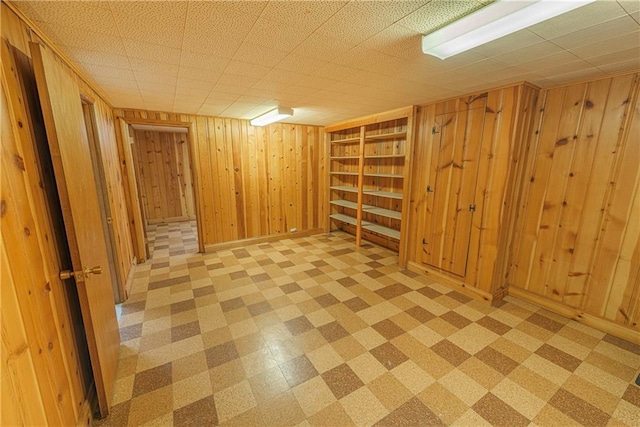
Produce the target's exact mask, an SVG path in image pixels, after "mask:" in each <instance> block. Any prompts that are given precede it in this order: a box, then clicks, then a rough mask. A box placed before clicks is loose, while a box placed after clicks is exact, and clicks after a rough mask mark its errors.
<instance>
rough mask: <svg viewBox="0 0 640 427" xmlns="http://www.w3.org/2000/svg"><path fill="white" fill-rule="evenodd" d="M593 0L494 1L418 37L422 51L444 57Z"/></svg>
mask: <svg viewBox="0 0 640 427" xmlns="http://www.w3.org/2000/svg"><path fill="white" fill-rule="evenodd" d="M594 1H595V0H497V1H496V2H495V3H491V4H490V5H488V6H486V7H483V8H482V9H480V10H478V11H476V12H473V13H471V14H469V15H467V16H465V17H464V18H461V19H459V20H457V21H455V22H453V23H452V24H450V25H447V26H446V27H443V28H441V29H439V30H436V31H434V32H433V33H430V34H427V35H424V36H422V52H424V53H425V54H427V55H433V56H435V57H438V58H440V59H446V58H448V57H450V56H453V55H457V54H458V53H461V52H464V51H467V50H469V49H473V48H474V47H476V46H480V45H482V44H485V43H488V42H490V41H493V40H496V39H499V38H500V37H503V36H506V35H507V34H511V33H514V32H516V31H518V30H521V29H523V28H527V27H529V26H531V25H534V24H537V23H538V22H542V21H545V20H547V19H551V18H553V17H555V16H558V15H562V14H563V13H565V12H569V11H571V10H574V9H577V8H579V7H581V6H584V5H586V4H589V3H592V2H594Z"/></svg>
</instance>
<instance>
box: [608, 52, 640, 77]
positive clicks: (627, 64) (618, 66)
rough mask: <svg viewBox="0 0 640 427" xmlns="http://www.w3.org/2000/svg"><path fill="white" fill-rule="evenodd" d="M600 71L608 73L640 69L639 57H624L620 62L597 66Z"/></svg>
mask: <svg viewBox="0 0 640 427" xmlns="http://www.w3.org/2000/svg"><path fill="white" fill-rule="evenodd" d="M598 68H599V69H601V70H602V71H604V72H606V73H609V74H617V73H621V72H624V71H633V70H639V69H640V57H637V56H636V57H635V58H631V59H626V60H624V61H621V62H616V63H613V64H606V65H600V66H599V67H598Z"/></svg>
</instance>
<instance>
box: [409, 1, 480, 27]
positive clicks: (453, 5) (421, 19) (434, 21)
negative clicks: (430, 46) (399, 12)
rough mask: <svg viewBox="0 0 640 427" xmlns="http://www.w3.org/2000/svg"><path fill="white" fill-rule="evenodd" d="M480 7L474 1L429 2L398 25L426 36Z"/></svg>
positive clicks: (478, 3)
mask: <svg viewBox="0 0 640 427" xmlns="http://www.w3.org/2000/svg"><path fill="white" fill-rule="evenodd" d="M481 7H482V4H481V3H480V2H477V1H474V0H439V1H431V2H429V3H427V4H426V5H424V6H423V7H421V8H420V9H418V10H416V11H414V12H413V13H411V14H409V15H408V16H406V17H405V18H403V19H401V20H400V21H399V22H398V23H399V24H401V25H404V26H405V27H408V28H411V29H412V30H415V31H417V32H419V33H422V34H427V33H430V32H432V31H435V30H437V29H438V28H440V27H442V26H444V25H446V24H448V23H450V22H453V21H455V20H457V19H460V18H462V17H463V16H465V15H468V14H469V13H471V12H474V11H476V10H478V9H479V8H481Z"/></svg>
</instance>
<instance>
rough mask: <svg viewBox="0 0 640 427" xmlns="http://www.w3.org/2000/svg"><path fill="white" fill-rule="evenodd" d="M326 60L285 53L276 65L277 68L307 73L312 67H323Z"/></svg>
mask: <svg viewBox="0 0 640 427" xmlns="http://www.w3.org/2000/svg"><path fill="white" fill-rule="evenodd" d="M327 64H328V62H326V61H322V60H320V59H316V58H311V57H308V56H302V55H296V54H294V53H292V54H289V55H287V57H285V58H284V59H283V60H282V61H280V63H278V65H276V66H275V68H276V69H278V70H286V71H291V72H294V73H299V74H309V73H310V72H311V71H313V70H314V69H318V68H320V67H324V66H325V65H327Z"/></svg>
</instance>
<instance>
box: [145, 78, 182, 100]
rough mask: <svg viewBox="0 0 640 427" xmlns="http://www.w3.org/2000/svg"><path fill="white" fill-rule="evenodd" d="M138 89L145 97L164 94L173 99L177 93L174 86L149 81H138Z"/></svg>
mask: <svg viewBox="0 0 640 427" xmlns="http://www.w3.org/2000/svg"><path fill="white" fill-rule="evenodd" d="M138 88H140V93H142V96H143V97H146V96H149V95H150V94H152V93H157V94H163V95H165V96H167V95H170V96H172V97H173V95H175V93H176V86H175V83H174V84H163V83H158V82H153V81H149V80H143V81H138Z"/></svg>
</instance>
